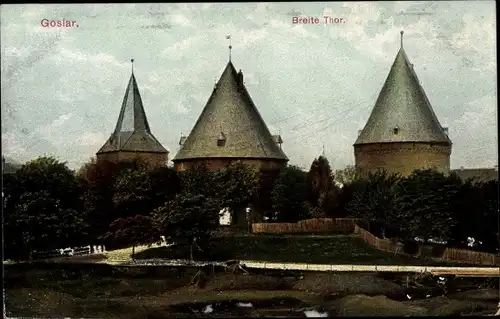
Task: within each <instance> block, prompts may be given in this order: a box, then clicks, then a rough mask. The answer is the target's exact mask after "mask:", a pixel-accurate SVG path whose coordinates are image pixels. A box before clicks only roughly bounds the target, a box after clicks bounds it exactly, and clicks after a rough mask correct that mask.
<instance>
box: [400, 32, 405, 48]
mask: <svg viewBox="0 0 500 319" xmlns="http://www.w3.org/2000/svg"><path fill="white" fill-rule="evenodd" d="M400 33H401V49H402V48H403V34H404V33H405V32H404V31H403V30H401V32H400Z"/></svg>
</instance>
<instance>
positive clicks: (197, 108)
mask: <svg viewBox="0 0 500 319" xmlns="http://www.w3.org/2000/svg"><path fill="white" fill-rule="evenodd" d="M294 16H301V17H314V18H315V17H318V18H320V19H321V23H320V24H315V25H297V24H293V23H292V22H293V17H294ZM324 16H331V17H333V18H343V19H344V21H345V23H340V24H324V23H323V17H324ZM63 18H64V19H66V20H74V21H76V25H78V27H74V28H65V29H61V28H59V29H58V28H43V27H41V23H40V22H41V20H42V19H49V20H57V19H63ZM1 21H2V23H1V56H2V60H1V62H2V74H1V80H2V83H1V84H2V87H1V111H2V149H3V150H2V152H3V153H4V154H5V155H7V156H9V157H10V158H13V159H15V160H17V161H19V162H24V161H26V160H29V159H32V158H34V157H37V156H40V155H44V154H47V155H54V156H56V157H57V158H59V159H61V160H64V161H67V162H68V164H69V166H70V167H72V168H78V167H79V166H80V165H82V164H83V163H84V162H86V161H88V159H89V158H90V157H92V156H94V154H95V152H96V151H97V150H98V149H99V148H100V147H101V146H102V144H103V143H104V142H105V140H106V139H107V138H108V137H109V135H110V134H111V132H112V131H113V129H114V126H115V124H116V120H117V118H118V113H119V109H120V106H121V102H122V99H123V95H124V92H125V88H126V85H127V83H128V80H129V77H130V69H131V67H130V59H131V58H134V59H135V63H134V73H135V74H136V78H137V81H138V85H139V89H140V92H141V95H142V99H143V102H144V106H145V108H146V113H147V116H148V119H149V123H150V126H151V129H152V131H153V134H154V135H155V136H156V137H157V139H158V140H159V141H160V142H161V143H162V144H163V145H164V146H165V147H166V148H168V149H169V150H170V152H171V157H173V156H174V155H175V153H176V152H177V149H178V142H179V137H180V135H181V133H183V134H184V135H186V134H188V133H189V131H190V130H191V128H192V126H193V125H194V123H195V121H196V119H197V117H198V115H199V114H200V112H201V110H202V108H203V106H204V105H205V103H206V101H207V99H208V97H209V95H210V93H211V91H212V89H213V86H214V81H215V79H216V78H218V77H219V76H220V75H221V72H222V71H223V69H224V67H225V66H226V64H227V61H228V48H227V47H228V40H226V35H229V34H230V35H231V37H232V45H233V52H232V61H233V63H234V65H235V67H236V68H237V69H242V70H243V72H244V74H245V82H246V85H247V88H248V90H249V92H250V94H251V95H252V98H253V100H254V102H255V104H256V105H257V107H258V108H259V111H260V113H261V115H262V116H263V118H264V120H265V121H266V123H267V125H268V126H269V128H270V130H271V132H273V133H275V134H278V133H281V135H282V136H283V139H284V145H283V148H284V150H285V152H286V154H287V155H288V157H289V158H290V160H291V164H296V165H300V166H303V167H308V166H309V165H310V163H311V161H312V160H313V159H314V158H315V157H317V156H318V155H320V154H321V152H322V148H323V144H324V148H325V153H326V155H327V157H328V159H329V160H330V162H331V164H332V166H333V167H334V168H335V169H337V168H342V167H344V166H345V165H349V164H352V163H353V161H354V154H353V147H352V144H353V143H354V141H355V139H356V137H357V132H358V130H360V129H362V128H363V126H364V124H365V122H366V120H367V119H368V116H369V115H370V111H371V108H372V107H373V105H374V103H375V100H376V98H377V95H378V93H379V91H380V89H381V88H382V85H383V83H384V81H385V78H386V77H387V74H388V72H389V69H390V67H391V64H392V62H393V60H394V57H395V56H396V53H397V51H398V49H399V43H400V39H399V36H400V35H399V32H400V30H404V31H405V40H404V45H405V50H406V53H407V55H408V57H409V59H410V60H411V62H412V63H414V68H415V71H416V73H417V75H418V76H419V79H420V81H421V82H422V86H423V87H424V89H425V91H426V93H427V96H428V97H429V100H430V101H431V104H432V105H433V107H434V110H435V112H436V114H437V116H438V118H439V120H440V122H441V124H442V125H443V126H446V127H449V134H450V137H451V139H452V141H453V143H454V144H453V151H452V158H451V163H452V167H453V168H458V167H460V166H465V167H492V166H493V165H496V163H497V161H498V160H497V156H498V154H497V98H496V87H497V85H496V52H495V48H496V32H495V30H496V21H495V3H494V2H493V1H480V2H479V1H478V2H474V1H468V2H459V1H453V2H445V1H439V2H349V3H240V4H236V3H233V4H231V3H227V4H208V3H207V4H192V5H191V4H189V5H188V4H102V5H101V4H79V5H34V4H31V5H2V6H1Z"/></svg>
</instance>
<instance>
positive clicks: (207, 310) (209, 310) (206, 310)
mask: <svg viewBox="0 0 500 319" xmlns="http://www.w3.org/2000/svg"><path fill="white" fill-rule="evenodd" d="M212 312H214V308H213V307H212V305H206V306H205V308H203V313H212Z"/></svg>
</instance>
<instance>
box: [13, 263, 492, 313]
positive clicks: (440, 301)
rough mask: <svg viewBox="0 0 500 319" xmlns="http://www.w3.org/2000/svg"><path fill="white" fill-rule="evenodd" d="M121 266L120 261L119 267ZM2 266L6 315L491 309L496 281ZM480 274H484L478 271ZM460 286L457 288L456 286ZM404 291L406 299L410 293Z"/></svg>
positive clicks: (340, 274)
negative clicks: (445, 283) (490, 284)
mask: <svg viewBox="0 0 500 319" xmlns="http://www.w3.org/2000/svg"><path fill="white" fill-rule="evenodd" d="M125 268H126V269H125ZM152 268H154V267H148V269H139V268H137V269H135V268H133V267H122V268H120V269H119V267H112V266H108V265H94V266H92V267H91V266H87V267H83V266H77V265H68V266H64V267H63V266H55V265H46V266H42V267H40V266H36V267H35V266H34V265H24V266H14V265H13V266H6V267H5V300H6V310H7V315H8V316H12V317H61V316H63V317H85V318H96V317H99V318H171V317H173V316H175V317H193V316H200V317H212V316H214V317H215V316H217V317H221V316H224V317H233V316H239V317H241V316H245V317H249V316H251V317H255V316H267V317H280V316H281V317H282V316H287V317H306V316H308V315H309V316H313V315H314V314H315V315H316V316H318V315H321V314H323V315H324V316H326V314H327V315H329V316H366V315H378V316H388V315H390V316H406V315H413V316H414V315H439V316H450V315H473V314H476V315H477V314H479V315H484V314H490V315H491V314H494V313H495V312H496V309H497V305H498V300H499V296H498V289H494V288H481V289H477V285H476V284H473V283H462V284H460V285H455V286H456V287H455V288H453V291H452V292H448V293H447V296H442V295H443V290H442V289H439V288H436V287H433V286H423V287H420V288H418V287H410V288H406V287H404V285H402V284H401V280H399V279H397V278H387V274H385V275H384V277H381V276H380V275H378V274H359V273H358V274H355V273H350V274H346V273H309V272H308V273H301V274H298V273H280V272H267V273H259V274H258V273H252V274H243V273H238V274H236V273H225V272H216V273H211V274H207V275H205V276H201V277H199V278H200V279H199V280H196V284H191V281H192V279H193V278H194V277H195V274H196V272H197V269H192V268H191V269H189V268H183V269H181V268H166V267H163V268H161V270H160V268H158V269H156V270H154V271H152V270H151V269H152ZM482 280H483V281H484V279H482ZM459 286H460V287H461V288H457V287H459ZM409 298H411V299H409Z"/></svg>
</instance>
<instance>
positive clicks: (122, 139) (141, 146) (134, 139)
mask: <svg viewBox="0 0 500 319" xmlns="http://www.w3.org/2000/svg"><path fill="white" fill-rule="evenodd" d="M117 151H122V152H149V153H168V151H167V150H166V149H165V148H164V147H163V146H162V145H161V143H160V142H159V141H158V140H157V139H156V138H155V137H154V136H153V134H152V133H151V130H150V128H149V123H148V119H147V117H146V112H145V111H144V106H143V105H142V99H141V95H140V93H139V88H138V86H137V81H136V79H135V76H134V73H132V75H131V76H130V80H129V82H128V86H127V90H126V92H125V97H124V98H123V103H122V107H121V110H120V116H119V117H118V122H117V123H116V128H115V131H114V132H113V133H112V134H111V136H110V137H109V139H108V140H107V141H106V143H105V144H104V145H103V147H101V149H100V150H99V151H98V152H97V154H102V153H110V152H117Z"/></svg>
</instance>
